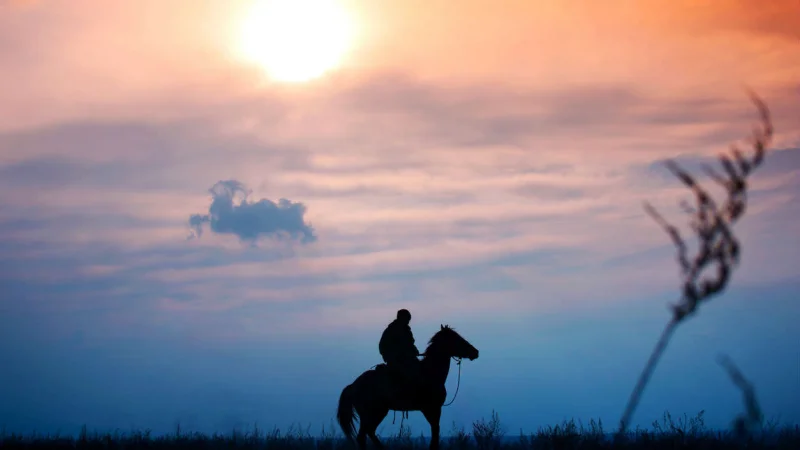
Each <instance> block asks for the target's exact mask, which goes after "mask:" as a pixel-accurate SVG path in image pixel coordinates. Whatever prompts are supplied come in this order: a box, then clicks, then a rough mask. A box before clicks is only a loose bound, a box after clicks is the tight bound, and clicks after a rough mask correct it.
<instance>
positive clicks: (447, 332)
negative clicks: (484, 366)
mask: <svg viewBox="0 0 800 450" xmlns="http://www.w3.org/2000/svg"><path fill="white" fill-rule="evenodd" d="M428 344H429V345H428V349H427V350H425V353H426V354H431V353H441V354H446V355H447V356H450V357H455V358H468V359H469V360H470V361H472V360H474V359H477V358H478V349H477V348H475V347H473V346H472V344H470V343H469V342H467V340H466V339H464V338H463V337H461V335H460V334H458V333H457V332H456V330H454V329H452V328H450V327H449V326H448V325H441V329H440V330H439V331H437V332H436V334H434V335H433V337H432V338H431V340H430V342H429V343H428Z"/></svg>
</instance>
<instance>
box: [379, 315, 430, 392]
mask: <svg viewBox="0 0 800 450" xmlns="http://www.w3.org/2000/svg"><path fill="white" fill-rule="evenodd" d="M410 322H411V313H410V312H408V310H407V309H401V310H399V311H397V318H396V319H395V320H393V321H392V322H391V323H390V324H389V326H387V327H386V330H384V332H383V335H381V341H380V344H378V350H379V351H380V352H381V356H382V357H383V360H384V361H385V362H386V364H387V365H388V366H389V368H390V369H397V370H398V371H399V372H401V373H403V374H404V375H406V377H407V378H408V379H409V380H410V381H412V382H415V383H418V382H420V381H422V379H421V374H420V371H419V360H418V359H417V356H420V353H419V349H418V348H417V346H416V345H414V334H413V333H412V332H411V326H409V323H410Z"/></svg>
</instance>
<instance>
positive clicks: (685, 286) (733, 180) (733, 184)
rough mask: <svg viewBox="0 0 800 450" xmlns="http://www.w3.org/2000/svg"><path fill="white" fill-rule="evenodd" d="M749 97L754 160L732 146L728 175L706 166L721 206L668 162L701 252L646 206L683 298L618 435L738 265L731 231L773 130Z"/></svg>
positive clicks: (737, 249) (761, 106)
mask: <svg viewBox="0 0 800 450" xmlns="http://www.w3.org/2000/svg"><path fill="white" fill-rule="evenodd" d="M748 94H749V95H750V98H751V100H753V102H754V103H755V105H756V107H757V108H758V110H759V114H760V118H761V127H760V128H755V129H754V131H753V135H752V137H751V144H752V146H753V150H754V153H753V156H752V158H751V159H749V160H748V159H747V157H746V156H745V155H744V154H743V152H742V151H741V150H739V149H738V148H736V147H735V146H734V147H732V148H731V154H732V155H733V159H731V158H730V157H728V156H727V155H721V156H720V158H719V159H720V164H721V165H722V168H723V169H724V173H725V174H724V175H722V174H720V173H718V172H716V171H714V170H713V169H711V168H710V167H705V168H704V169H705V172H706V173H707V174H708V175H709V176H710V177H711V178H712V179H713V180H714V181H716V182H717V183H718V184H719V185H720V186H722V187H723V188H724V189H725V191H726V194H727V197H726V200H725V203H724V204H722V206H718V205H717V204H716V202H714V200H713V198H712V197H711V195H709V194H708V192H707V191H706V190H705V189H703V187H702V186H700V184H699V183H698V182H697V181H696V180H695V178H694V177H692V176H691V175H690V174H689V173H687V172H686V171H685V170H683V169H682V168H681V167H680V166H679V165H678V164H677V163H676V162H674V161H667V162H666V166H667V169H669V170H670V172H672V173H673V175H675V176H676V177H677V178H678V179H679V180H681V181H682V182H683V184H685V185H686V186H687V187H688V188H689V189H691V190H692V192H693V193H694V199H695V203H696V205H695V206H693V207H692V206H689V205H685V204H684V205H682V207H683V210H684V211H685V212H686V213H688V214H690V215H691V222H690V225H691V228H692V230H693V231H694V232H695V234H696V235H697V239H698V247H697V254H696V255H694V257H693V258H690V257H689V254H688V247H687V245H686V242H685V241H684V240H683V238H682V237H681V235H680V232H679V231H678V229H677V228H676V227H675V226H673V225H671V224H670V223H669V222H667V220H666V219H664V218H663V217H662V216H661V215H660V214H659V213H658V211H656V209H655V208H654V207H653V206H652V205H650V204H649V203H645V205H644V209H645V212H647V214H649V215H650V216H651V217H652V218H653V219H654V220H655V221H656V223H658V224H659V225H660V226H661V227H662V228H663V229H664V231H666V232H667V234H669V236H670V238H671V239H672V241H673V243H674V244H675V247H676V249H677V260H678V264H679V265H680V267H681V273H682V278H683V279H682V286H681V299H680V301H679V302H678V303H677V304H675V305H672V320H670V322H669V323H668V324H667V326H666V328H665V329H664V331H663V332H662V334H661V338H660V339H659V340H658V343H657V344H656V347H655V348H654V349H653V352H652V353H651V355H650V358H649V359H648V361H647V364H646V365H645V368H644V370H642V373H641V374H640V376H639V380H638V381H637V383H636V386H635V387H634V390H633V392H632V393H631V396H630V398H629V399H628V404H627V405H626V407H625V411H624V413H623V414H622V419H621V420H620V427H619V432H618V435H620V436H621V435H622V434H623V433H624V432H625V431H626V429H627V426H628V423H629V422H630V419H631V417H632V416H633V412H634V410H635V409H636V406H637V405H638V403H639V399H640V398H641V395H642V392H643V391H644V388H645V386H646V385H647V382H648V381H649V379H650V376H651V375H652V373H653V371H654V370H655V366H656V364H658V361H659V359H660V357H661V355H662V353H663V352H664V349H665V348H666V347H667V344H668V343H669V340H670V338H671V337H672V334H673V333H674V331H675V328H676V327H677V326H678V325H679V324H680V323H681V322H682V321H683V320H685V319H686V318H687V317H689V316H691V315H692V314H694V313H696V312H697V308H698V307H699V305H700V303H702V302H704V301H708V300H709V299H710V298H711V297H713V296H714V295H716V294H719V293H720V292H722V291H723V290H724V289H725V287H726V286H727V284H728V281H729V280H730V277H731V273H732V272H733V268H734V267H735V266H736V265H737V264H738V262H739V255H740V246H739V242H738V240H737V239H736V237H735V236H734V235H733V232H732V231H731V227H732V226H733V224H734V223H735V222H736V221H737V220H738V219H739V218H741V217H742V215H743V214H744V212H745V209H746V205H747V177H748V176H749V175H750V174H751V173H752V172H753V169H755V168H756V167H758V166H759V165H761V163H762V162H763V161H764V153H765V149H766V148H767V146H768V145H769V144H770V142H771V140H772V135H773V127H772V123H771V119H770V114H769V110H768V109H767V106H766V104H765V103H764V102H763V101H762V100H761V99H760V98H759V97H758V96H757V95H756V94H755V93H753V92H752V91H748ZM734 161H735V163H734ZM707 269H712V270H710V271H708V272H710V273H709V274H706V275H704V271H707ZM713 269H716V270H713Z"/></svg>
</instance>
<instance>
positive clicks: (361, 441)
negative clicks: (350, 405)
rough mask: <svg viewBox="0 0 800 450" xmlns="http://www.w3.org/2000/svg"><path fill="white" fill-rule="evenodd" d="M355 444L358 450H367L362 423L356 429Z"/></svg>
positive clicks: (365, 435) (365, 434)
mask: <svg viewBox="0 0 800 450" xmlns="http://www.w3.org/2000/svg"><path fill="white" fill-rule="evenodd" d="M356 443H357V444H358V450H366V449H367V432H366V430H365V429H364V423H363V422H362V423H361V426H359V427H358V435H356Z"/></svg>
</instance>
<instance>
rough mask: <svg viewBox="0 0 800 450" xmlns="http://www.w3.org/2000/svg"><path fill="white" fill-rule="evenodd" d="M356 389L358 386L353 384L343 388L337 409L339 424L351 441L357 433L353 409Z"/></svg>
mask: <svg viewBox="0 0 800 450" xmlns="http://www.w3.org/2000/svg"><path fill="white" fill-rule="evenodd" d="M355 391H356V388H355V386H354V385H352V384H349V385H347V386H345V388H344V389H342V394H341V395H340V396H339V408H338V410H337V411H336V420H337V421H339V426H340V427H341V428H342V431H343V432H344V435H345V436H346V437H347V439H348V440H350V441H353V439H354V438H353V437H354V435H355V434H356V426H355V424H354V421H355V414H354V411H353V406H354V405H353V401H354V397H355Z"/></svg>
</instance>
